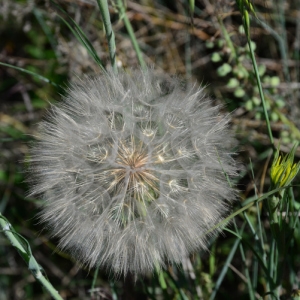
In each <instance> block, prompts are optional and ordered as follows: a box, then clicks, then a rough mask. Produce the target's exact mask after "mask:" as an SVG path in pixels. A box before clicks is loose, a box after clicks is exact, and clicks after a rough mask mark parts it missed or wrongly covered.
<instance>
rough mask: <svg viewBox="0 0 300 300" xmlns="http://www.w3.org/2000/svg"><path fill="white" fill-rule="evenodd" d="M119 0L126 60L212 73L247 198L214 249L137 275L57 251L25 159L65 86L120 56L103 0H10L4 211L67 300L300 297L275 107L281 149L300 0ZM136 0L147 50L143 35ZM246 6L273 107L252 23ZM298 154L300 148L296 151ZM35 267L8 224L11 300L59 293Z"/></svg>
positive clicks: (0, 20)
mask: <svg viewBox="0 0 300 300" xmlns="http://www.w3.org/2000/svg"><path fill="white" fill-rule="evenodd" d="M120 3H122V2H121V1H111V2H110V3H109V12H110V17H111V21H112V28H113V32H114V34H115V38H116V53H117V56H116V65H117V67H118V68H137V67H139V65H140V61H139V59H138V55H137V54H140V55H141V56H142V58H143V60H144V61H145V63H146V64H147V65H153V66H155V68H157V69H158V70H161V71H162V72H163V71H164V72H167V73H169V74H180V75H181V76H183V77H184V76H186V77H187V78H189V77H193V78H196V79H197V80H198V81H199V82H202V83H203V84H204V85H207V87H206V89H207V92H208V93H209V94H210V95H211V96H212V97H213V98H214V99H215V102H216V104H217V103H223V104H224V112H226V111H230V112H231V116H232V124H231V126H232V127H233V128H234V130H235V132H236V136H237V138H238V140H239V153H240V154H239V159H240V161H242V162H243V164H244V165H245V170H243V171H242V172H241V179H240V181H239V182H238V188H239V191H240V192H239V194H240V199H239V201H238V202H237V203H236V204H235V206H234V207H233V211H238V210H239V209H241V207H246V208H247V209H245V210H244V211H243V212H241V213H239V214H238V215H237V216H236V217H235V218H234V222H232V225H230V226H229V227H228V228H229V230H227V231H224V235H222V236H220V237H219V238H218V239H216V240H211V241H210V252H204V253H195V254H193V255H192V256H191V257H190V258H187V259H186V261H185V262H184V264H183V265H182V266H170V268H169V269H168V270H166V271H164V272H163V273H162V274H161V276H160V277H158V276H157V275H155V274H154V275H152V274H150V275H149V276H147V277H145V278H143V279H142V278H141V279H139V280H138V281H137V282H136V283H135V284H134V282H133V280H132V278H130V276H128V277H127V278H126V279H125V280H122V279H121V280H114V279H113V278H112V276H110V275H109V274H107V273H105V272H104V271H103V270H99V273H98V274H95V273H96V272H97V271H95V270H86V269H84V268H81V267H80V266H79V265H78V264H77V263H76V262H74V261H72V260H71V259H70V258H69V257H68V256H67V255H66V254H65V253H61V252H57V251H56V249H55V245H56V244H57V241H56V240H55V239H49V235H48V233H47V231H43V230H42V225H41V224H38V222H37V219H36V218H35V215H36V214H37V213H38V211H39V205H40V204H41V203H40V200H39V199H31V198H26V197H25V196H26V192H27V191H28V187H27V185H26V183H24V171H25V170H26V167H27V166H26V165H25V164H24V163H23V161H24V158H25V157H26V156H27V155H28V147H29V143H30V142H31V141H32V140H33V139H34V138H33V136H34V134H35V131H36V126H37V123H38V121H39V120H40V119H41V118H42V117H43V115H44V113H45V110H46V109H47V108H48V107H49V106H50V105H51V103H55V102H57V101H60V99H61V96H60V94H63V93H64V90H63V89H62V87H65V86H66V85H67V83H68V82H69V81H73V80H76V77H78V76H79V77H80V76H82V75H83V74H90V75H92V74H96V73H100V72H101V68H100V66H99V65H100V64H101V65H102V66H103V67H104V68H107V67H109V66H110V57H109V53H110V52H109V46H108V42H107V40H106V35H105V31H104V24H103V21H102V18H101V14H100V11H99V8H98V5H97V2H96V1H93V0H76V1H69V0H60V1H57V2H51V1H38V0H34V1H26V0H14V1H10V0H0V37H1V38H0V62H1V63H2V65H0V212H1V213H2V214H3V215H4V216H5V217H6V218H7V219H8V220H9V222H10V223H11V224H12V225H13V227H14V229H15V230H16V232H18V233H19V234H20V235H22V236H23V237H24V238H26V239H27V241H28V242H29V244H30V248H31V251H32V253H33V255H34V257H35V258H36V260H37V262H38V263H39V264H40V265H41V266H42V267H43V269H44V270H45V274H46V275H47V278H48V279H49V281H50V282H51V283H52V284H53V286H54V287H55V288H56V289H57V290H58V291H59V293H60V295H61V296H62V297H63V298H64V299H114V300H115V299H129V300H130V299H141V300H142V299H182V300H183V299H297V298H299V297H298V296H299V295H300V291H299V288H300V287H299V281H300V273H299V272H300V269H299V268H300V230H299V222H298V218H299V214H298V211H299V209H300V201H299V187H298V186H297V181H298V180H297V178H296V179H295V180H294V181H293V187H289V186H288V187H287V188H285V187H284V185H280V182H282V178H280V179H279V183H278V182H277V185H276V184H275V183H276V182H275V183H274V179H273V182H272V180H271V178H270V171H269V170H270V166H271V164H272V161H273V160H274V155H273V154H274V151H273V149H274V147H273V145H272V142H271V141H270V132H268V128H267V124H268V123H267V122H266V121H265V111H267V115H268V117H269V119H270V123H269V124H270V129H271V135H272V136H273V138H274V145H275V147H280V150H281V152H282V153H283V155H284V154H285V153H288V152H289V151H290V150H291V148H292V146H293V145H294V143H297V142H298V141H299V140H300V131H299V128H300V111H299V109H300V105H299V99H300V98H299V92H300V81H299V76H300V68H299V66H300V2H299V1H293V0H287V1H284V0H276V1H268V0H253V1H251V2H248V1H237V3H236V2H235V1H230V0H221V1H218V0H199V1H195V2H194V1H193V0H190V1H187V0H178V1H168V0H157V1H153V0H143V1H126V3H125V7H124V8H122V7H121V6H120ZM238 4H239V5H238ZM252 4H253V7H254V10H255V14H256V17H255V16H254V12H253V11H252V9H251V8H252V6H251V5H252ZM125 10H126V16H127V17H128V20H129V21H130V23H131V25H132V28H133V32H134V36H135V38H136V40H137V43H138V45H139V47H140V50H141V53H137V52H136V51H135V50H134V47H133V45H132V41H133V40H132V37H131V38H130V35H129V33H128V29H127V28H126V26H125V23H124V21H126V18H124V11H125ZM247 14H249V15H250V20H251V23H250V24H251V25H250V32H249V35H250V37H251V42H250V45H251V47H252V49H253V50H254V52H255V57H256V62H257V65H258V73H259V75H260V78H261V82H262V87H263V92H264V97H265V103H264V106H265V110H264V108H263V105H262V100H261V97H260V93H259V88H258V85H257V81H256V77H255V73H254V69H253V65H252V60H251V53H250V51H249V47H248V46H249V45H248V44H247V28H246V33H245V28H244V27H243V24H246V25H247V22H246V23H244V22H245V21H247V18H246V17H247ZM242 15H243V18H242ZM248 37H249V36H248ZM3 64H8V65H12V66H15V67H18V68H21V69H19V70H17V69H15V68H12V67H10V66H7V65H3ZM24 70H27V71H24ZM29 72H31V74H30V73H29ZM38 75H39V76H38ZM279 144H280V145H279ZM272 153H273V154H272ZM299 155H300V150H299V149H297V148H296V149H295V157H296V161H297V160H298V158H299ZM291 166H292V163H291ZM281 187H284V188H283V189H282V190H280V193H279V191H278V188H281ZM276 189H277V190H276ZM270 191H271V192H270ZM272 191H273V192H272ZM268 192H270V194H268ZM261 197H263V198H261ZM276 201H277V202H276ZM274 202H275V203H277V204H276V205H275V206H274V207H273V208H274V209H273V210H272V203H274ZM274 211H275V212H274ZM272 213H273V215H272ZM276 220H277V221H276ZM2 229H3V228H2ZM28 266H29V267H30V264H29V265H28V264H26V263H25V262H24V261H23V260H22V258H21V256H20V255H19V254H18V252H17V251H16V249H14V248H13V247H12V245H11V244H10V243H9V240H8V239H7V238H6V236H5V235H3V234H1V235H0V300H2V299H3V300H6V299H9V300H11V299H16V300H17V299H51V296H50V294H49V293H47V291H46V290H45V289H44V288H42V287H41V285H40V284H39V283H38V282H37V281H36V280H35V279H34V276H33V274H32V273H31V272H30V270H29V268H28ZM96 275H97V276H96ZM164 282H165V283H166V286H167V287H165V285H164Z"/></svg>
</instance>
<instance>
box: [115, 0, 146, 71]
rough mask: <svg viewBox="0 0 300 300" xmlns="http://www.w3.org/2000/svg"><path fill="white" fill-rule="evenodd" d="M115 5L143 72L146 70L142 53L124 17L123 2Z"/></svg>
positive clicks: (126, 18) (119, 1) (129, 24)
mask: <svg viewBox="0 0 300 300" xmlns="http://www.w3.org/2000/svg"><path fill="white" fill-rule="evenodd" d="M117 3H118V8H119V11H120V14H121V19H123V20H124V24H125V27H126V29H127V31H128V34H129V36H130V39H131V43H132V46H133V48H134V50H135V52H136V55H137V57H138V60H139V63H140V65H141V67H142V69H143V70H145V69H146V68H147V66H146V63H145V61H144V59H143V55H142V51H141V49H140V46H139V44H138V42H137V40H136V37H135V35H134V32H133V28H132V26H131V23H130V21H129V19H128V17H127V15H126V11H125V7H124V4H123V1H122V0H117Z"/></svg>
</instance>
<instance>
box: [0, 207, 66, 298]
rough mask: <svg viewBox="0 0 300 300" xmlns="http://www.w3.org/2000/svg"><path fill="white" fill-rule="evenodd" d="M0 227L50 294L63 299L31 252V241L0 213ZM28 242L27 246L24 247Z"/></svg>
mask: <svg viewBox="0 0 300 300" xmlns="http://www.w3.org/2000/svg"><path fill="white" fill-rule="evenodd" d="M0 228H2V231H3V233H4V234H5V236H6V237H7V238H8V240H9V241H10V243H11V245H12V246H13V247H15V248H16V249H17V250H18V252H19V254H20V255H21V256H22V258H23V259H24V260H25V262H26V263H27V264H28V268H29V270H30V271H31V273H32V275H33V276H34V277H35V279H36V280H37V281H39V282H40V283H41V285H42V286H44V288H45V289H46V290H47V291H48V292H49V294H50V295H51V296H52V297H53V299H55V300H63V298H62V297H61V296H60V295H59V294H58V291H57V290H56V289H55V288H54V287H53V285H52V284H51V283H50V282H49V281H48V279H46V277H45V276H44V275H43V273H42V272H41V271H42V268H41V266H40V265H39V264H38V263H37V261H36V260H35V258H34V257H33V255H32V253H31V249H30V246H29V243H28V242H27V240H26V239H24V238H23V237H22V236H21V235H19V234H18V233H17V232H16V231H15V230H14V228H13V227H12V226H11V224H10V223H9V222H8V220H7V219H6V218H5V217H4V216H3V215H2V214H1V213H0ZM25 244H26V246H27V247H26V248H27V250H26V248H25V247H24V246H25Z"/></svg>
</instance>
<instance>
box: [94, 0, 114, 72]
mask: <svg viewBox="0 0 300 300" xmlns="http://www.w3.org/2000/svg"><path fill="white" fill-rule="evenodd" d="M97 3H98V6H99V9H100V12H101V16H102V19H103V22H104V27H105V32H106V38H107V42H108V49H109V57H110V62H111V65H112V69H113V71H114V73H115V74H118V68H117V64H116V44H115V34H114V32H113V30H112V26H111V21H110V15H109V10H108V4H107V1H106V0H97Z"/></svg>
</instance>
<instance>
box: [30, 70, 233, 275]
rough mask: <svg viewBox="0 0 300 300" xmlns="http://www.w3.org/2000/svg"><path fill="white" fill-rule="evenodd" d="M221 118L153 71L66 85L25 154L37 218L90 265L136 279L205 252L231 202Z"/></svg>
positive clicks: (201, 97) (186, 88) (199, 93)
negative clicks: (39, 198)
mask: <svg viewBox="0 0 300 300" xmlns="http://www.w3.org/2000/svg"><path fill="white" fill-rule="evenodd" d="M228 121H229V119H228V117H222V116H220V114H219V107H216V106H214V107H213V106H211V100H210V99H209V98H207V97H206V96H205V94H204V92H203V90H202V89H201V88H200V87H199V86H197V84H196V83H193V84H183V83H182V82H181V81H180V80H179V79H177V78H170V77H169V76H167V75H157V74H156V73H155V72H154V71H153V70H147V71H129V72H128V73H127V72H120V74H119V75H114V74H113V73H110V72H108V73H107V74H105V75H103V76H97V77H93V78H86V79H83V80H82V81H81V82H79V83H77V84H73V85H72V86H71V87H70V88H69V91H68V95H67V96H66V97H65V99H64V101H63V102H62V103H61V104H60V105H58V106H54V107H52V108H51V112H50V113H49V115H48V119H47V121H44V122H42V123H41V124H40V128H39V136H38V140H39V141H38V142H37V143H36V145H35V146H34V147H33V148H32V153H31V154H32V155H31V158H30V161H31V168H30V176H29V180H30V181H31V182H32V194H41V195H43V199H44V202H45V206H44V208H43V211H42V213H41V219H42V220H43V221H45V222H46V223H47V224H48V227H50V228H51V230H52V232H53V234H54V235H56V236H58V237H59V238H60V244H59V246H60V247H61V248H62V249H65V250H68V251H69V252H70V253H71V254H72V255H73V256H74V257H75V258H77V259H78V260H79V261H81V262H82V263H85V264H88V265H89V266H90V267H93V266H96V265H100V266H105V267H107V268H108V269H110V270H113V271H114V272H115V273H116V274H126V273H127V272H132V273H134V274H139V273H146V272H148V271H152V270H153V269H154V268H157V267H164V266H165V265H166V264H167V263H169V262H171V263H172V262H174V263H180V261H181V260H182V258H183V257H185V256H186V255H188V254H189V253H191V252H193V251H197V250H199V249H203V248H205V247H206V244H207V243H206V238H207V236H206V235H205V233H206V232H207V231H209V230H210V229H211V228H212V227H213V226H214V225H216V224H217V223H218V222H220V221H221V220H222V219H223V217H224V216H225V215H226V213H227V212H228V207H229V206H228V204H229V203H230V202H231V201H232V200H233V199H234V197H235V193H234V190H233V189H232V188H231V187H230V186H229V183H228V181H227V176H229V177H230V176H235V175H236V170H237V167H236V164H235V162H234V160H233V158H232V153H231V148H232V145H233V144H234V139H233V138H232V135H231V132H230V131H229V130H228V128H227V125H228ZM213 233H216V231H213ZM210 234H212V233H210Z"/></svg>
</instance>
